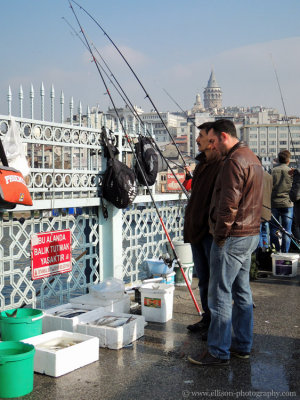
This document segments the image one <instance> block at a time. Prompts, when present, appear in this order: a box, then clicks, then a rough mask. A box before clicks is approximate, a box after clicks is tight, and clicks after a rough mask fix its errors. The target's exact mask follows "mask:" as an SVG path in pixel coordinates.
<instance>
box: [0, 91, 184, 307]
mask: <svg viewBox="0 0 300 400" xmlns="http://www.w3.org/2000/svg"><path fill="white" fill-rule="evenodd" d="M21 97H22V96H21ZM21 100H22V99H20V109H21V112H20V116H19V117H15V119H16V122H17V124H18V126H19V127H20V128H19V129H20V135H21V138H22V141H23V143H26V146H27V155H28V160H29V162H30V168H31V174H30V178H29V180H28V187H29V191H30V193H31V195H32V198H33V206H32V207H24V206H20V205H18V206H17V207H16V208H15V209H14V210H10V211H4V212H3V211H2V212H0V309H1V310H3V309H10V308H16V307H20V306H21V305H23V304H24V303H25V304H29V305H31V306H33V307H41V308H44V307H47V306H49V305H52V304H61V303H63V302H66V301H69V300H70V298H72V297H74V296H75V295H79V294H83V293H85V292H86V291H87V289H88V287H89V285H90V284H91V283H93V282H99V281H101V280H103V279H104V278H106V277H109V276H115V277H118V278H121V279H124V280H125V281H126V282H131V283H134V282H136V281H138V280H140V279H141V278H143V277H144V276H145V271H144V269H143V268H144V266H145V259H146V258H149V257H158V256H159V255H160V254H162V253H163V252H164V251H165V248H164V245H165V243H166V241H167V240H166V237H165V234H164V232H163V229H162V227H161V225H160V223H159V220H158V217H157V215H156V213H155V210H154V208H153V205H152V204H151V199H150V197H149V196H138V197H137V198H136V200H135V202H134V204H133V205H132V206H131V207H129V208H128V209H126V210H118V209H116V208H114V207H113V206H112V205H111V204H107V207H108V213H109V218H108V219H107V220H105V219H104V218H103V216H102V212H101V206H100V199H99V193H98V190H99V182H101V174H102V173H103V172H104V169H105V165H106V161H105V159H104V158H103V155H102V145H101V135H100V130H99V129H95V128H91V127H85V126H81V125H80V124H79V125H73V124H66V123H62V122H60V123H57V122H54V121H53V119H54V115H52V117H51V119H52V121H51V122H47V121H44V120H43V119H44V111H43V107H44V106H43V107H42V110H41V114H42V117H43V118H41V119H40V120H35V119H33V112H32V114H31V118H24V117H23V111H22V107H23V103H22V104H21ZM31 100H32V99H31ZM22 101H23V100H22ZM51 107H52V106H51ZM9 111H10V112H9V115H0V137H3V136H4V135H5V134H6V133H7V131H8V128H9V125H10V119H11V99H10V100H9ZM61 115H63V112H61ZM70 120H71V121H72V120H73V118H72V110H71V112H70ZM102 122H103V124H104V125H105V118H103V121H102ZM114 136H115V140H116V141H117V142H118V147H119V150H120V155H119V157H120V158H124V156H125V155H126V154H127V153H128V152H130V149H129V148H128V145H127V144H126V143H125V141H124V140H122V139H123V136H122V133H121V132H120V131H117V132H115V133H114ZM153 193H154V191H153ZM154 196H155V200H156V201H157V202H158V207H159V210H160V212H161V215H162V217H163V220H164V222H165V225H166V227H167V229H168V231H169V233H170V235H171V237H173V238H174V237H175V238H178V239H180V238H182V230H183V212H184V203H185V196H183V195H178V194H169V195H168V194H155V193H154ZM106 203H107V202H106ZM62 229H70V230H71V234H72V272H70V273H66V274H61V275H56V276H53V277H49V278H43V279H41V280H37V281H32V280H31V242H30V240H31V235H32V234H34V233H40V232H48V231H55V230H62ZM82 255H83V256H82Z"/></svg>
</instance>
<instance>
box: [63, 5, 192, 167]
mask: <svg viewBox="0 0 300 400" xmlns="http://www.w3.org/2000/svg"><path fill="white" fill-rule="evenodd" d="M69 1H72V3H75V4H76V5H77V7H79V8H80V9H81V10H83V11H84V12H85V13H86V14H87V15H88V16H89V17H90V18H91V19H92V20H93V21H94V22H95V24H96V25H97V26H98V27H99V28H100V29H101V31H102V32H103V34H104V35H105V36H106V37H107V39H108V40H109V41H110V43H111V44H112V45H113V46H114V48H115V49H116V50H117V52H118V53H119V55H120V56H121V57H122V59H123V60H124V62H125V63H126V65H127V66H128V68H129V69H130V71H131V72H132V74H133V76H134V77H135V78H136V80H137V82H138V83H139V85H140V86H141V88H142V90H143V91H144V93H145V98H146V99H147V98H148V100H149V101H150V103H151V105H152V107H153V108H154V110H155V112H156V113H157V115H158V117H159V119H160V121H161V123H162V124H163V126H164V128H165V129H166V131H167V133H168V134H169V136H170V138H171V140H172V141H173V143H174V144H175V141H174V138H173V136H172V135H171V133H170V132H169V129H168V128H167V125H166V124H165V122H164V120H163V118H162V116H161V114H160V112H159V111H158V109H157V107H156V106H155V104H154V103H153V101H152V99H151V97H150V95H149V93H148V92H147V91H146V89H145V87H144V86H143V84H142V82H141V81H140V79H139V78H138V76H137V74H136V73H135V72H134V70H133V68H132V67H131V65H130V64H129V62H128V61H127V59H126V58H125V56H124V55H123V53H122V52H121V50H120V49H119V48H118V46H117V45H116V44H115V42H114V41H113V40H112V39H111V37H110V36H109V35H108V34H107V33H106V32H105V30H104V29H103V28H102V26H101V25H100V24H99V22H98V21H97V20H96V19H95V18H94V17H93V16H92V15H91V14H90V13H89V12H88V11H87V10H86V9H85V8H84V7H82V6H81V5H80V4H78V3H77V2H76V1H75V0H69ZM175 146H176V144H175ZM176 149H177V151H178V154H179V155H180V157H181V158H182V161H183V164H184V165H185V166H186V162H185V159H184V158H183V155H182V154H181V151H180V149H179V148H178V147H177V146H176Z"/></svg>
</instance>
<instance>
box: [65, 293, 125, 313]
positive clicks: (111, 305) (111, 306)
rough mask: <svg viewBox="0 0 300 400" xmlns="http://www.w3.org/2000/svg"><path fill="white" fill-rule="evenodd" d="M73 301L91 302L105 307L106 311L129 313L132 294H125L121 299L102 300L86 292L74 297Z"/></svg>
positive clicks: (77, 302) (80, 302) (90, 303)
mask: <svg viewBox="0 0 300 400" xmlns="http://www.w3.org/2000/svg"><path fill="white" fill-rule="evenodd" d="M72 303H74V304H75V303H76V304H85V305H87V304H89V305H93V306H97V307H103V308H105V310H106V311H111V312H120V313H125V314H126V313H129V311H130V296H129V295H128V294H124V296H123V297H122V298H121V299H111V300H101V299H99V298H98V297H96V296H93V295H92V294H91V293H89V294H84V295H83V296H78V297H74V298H73V299H72Z"/></svg>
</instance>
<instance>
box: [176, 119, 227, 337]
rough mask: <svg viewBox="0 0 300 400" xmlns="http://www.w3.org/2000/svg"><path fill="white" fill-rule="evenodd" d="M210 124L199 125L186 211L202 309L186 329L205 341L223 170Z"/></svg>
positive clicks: (187, 240) (186, 231)
mask: <svg viewBox="0 0 300 400" xmlns="http://www.w3.org/2000/svg"><path fill="white" fill-rule="evenodd" d="M211 124H212V123H210V122H206V123H204V124H202V125H200V126H198V129H200V131H199V135H198V137H197V139H196V143H197V145H198V150H199V152H200V154H199V155H198V156H197V157H196V160H197V161H198V164H197V165H196V168H195V170H194V174H193V178H192V179H189V181H190V182H191V190H192V192H191V197H190V199H189V202H188V204H187V207H186V210H185V219H184V241H185V243H191V248H192V253H193V261H194V266H195V270H196V274H197V277H198V279H199V283H198V286H199V291H200V298H201V304H202V310H203V312H204V313H203V317H202V319H201V321H199V322H196V323H195V324H191V325H188V326H187V329H188V330H189V331H191V332H199V333H200V334H201V335H202V339H203V340H206V338H207V331H208V327H209V324H210V312H209V309H208V304H207V291H208V282H209V259H210V248H211V243H212V236H211V235H210V233H209V225H208V213H209V207H210V202H211V197H212V193H213V189H214V185H215V180H216V177H217V174H218V172H219V170H220V167H221V162H222V161H221V157H220V155H219V154H218V153H217V152H215V151H212V150H211V145H210V143H209V140H208V131H209V129H210V127H211Z"/></svg>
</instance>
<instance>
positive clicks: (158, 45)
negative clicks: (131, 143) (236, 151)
mask: <svg viewBox="0 0 300 400" xmlns="http://www.w3.org/2000/svg"><path fill="white" fill-rule="evenodd" d="M78 2H80V4H81V5H82V6H83V7H84V8H85V9H86V10H87V11H88V12H89V13H90V14H91V15H92V16H93V18H94V19H96V20H97V21H98V23H99V24H100V25H101V26H102V28H103V29H104V31H105V32H106V34H107V35H108V36H109V37H110V38H111V39H112V41H113V42H114V43H115V44H116V45H117V46H118V48H119V49H120V51H121V52H122V53H123V54H124V56H125V58H126V59H127V60H128V62H129V64H130V66H131V68H132V69H133V70H134V72H135V74H136V76H137V77H138V79H139V80H140V82H141V83H142V85H143V87H144V88H145V91H144V90H143V89H142V88H141V86H140V84H139V83H138V82H137V79H136V78H135V77H134V75H133V73H132V72H131V71H130V69H129V68H128V66H127V65H126V64H125V62H124V61H123V59H122V58H121V57H120V55H119V54H118V52H117V51H116V49H115V48H114V47H113V45H112V44H111V42H110V40H109V39H108V37H107V36H106V35H104V33H103V31H102V30H101V29H100V28H99V27H98V26H97V25H96V23H95V22H94V21H93V20H92V19H91V18H90V17H88V16H87V15H86V14H85V13H84V12H83V11H82V10H81V9H80V8H78V7H77V6H76V5H75V4H74V3H73V8H74V11H75V13H76V15H77V17H78V19H79V21H80V24H81V26H82V28H83V30H84V31H85V33H86V35H87V38H88V40H89V43H92V44H93V45H94V46H95V47H96V49H97V51H98V52H99V53H100V54H101V56H102V57H103V58H104V59H105V61H106V63H107V65H108V66H109V68H110V70H111V71H112V73H113V74H114V76H115V77H116V78H117V80H118V82H119V84H120V85H121V86H122V88H123V90H124V91H125V92H126V94H127V96H128V97H129V99H130V101H131V102H132V104H135V105H137V106H140V107H142V108H143V109H144V110H145V111H150V110H151V109H153V104H154V105H155V107H156V108H157V109H158V110H159V111H179V109H178V106H177V105H176V104H175V103H174V102H173V101H172V100H171V99H170V98H169V97H168V96H167V95H166V93H165V91H164V89H165V90H166V91H167V92H168V93H169V94H170V95H171V96H172V97H173V98H174V100H176V102H177V103H178V104H179V106H180V107H181V108H182V109H184V110H187V109H190V108H192V106H193V104H194V102H195V98H196V95H197V93H199V94H200V95H201V98H202V100H203V90H204V88H205V87H206V85H207V82H208V79H209V76H210V72H211V69H212V68H213V69H214V72H215V76H216V79H217V82H218V84H219V86H220V87H221V89H222V91H223V106H235V105H237V106H257V105H262V106H266V107H274V108H276V109H278V111H279V112H282V113H283V111H284V110H283V103H282V100H281V96H280V91H279V87H278V83H277V81H276V76H275V70H276V71H277V75H278V79H279V84H280V87H281V90H282V94H283V100H284V104H285V107H286V111H287V114H288V115H300V102H299V97H300V96H299V93H300V79H299V74H300V51H299V50H300V23H299V17H300V1H299V0H151V1H150V0H110V1H102V0H78ZM1 16H2V18H1V35H0V41H1V50H2V51H1V75H0V114H2V115H5V114H7V92H8V87H9V85H10V87H11V91H12V96H13V107H12V114H13V115H16V116H18V115H19V114H18V113H19V103H18V93H19V87H20V85H22V88H23V92H24V103H26V104H29V91H30V86H31V84H32V85H33V87H34V90H35V97H36V106H35V107H38V104H39V100H40V99H39V92H40V87H41V83H42V82H43V84H44V88H45V102H46V104H49V103H50V89H51V86H52V85H53V86H54V89H55V96H56V100H55V102H56V109H57V110H58V107H59V97H60V93H61V91H63V93H64V97H65V107H66V111H65V113H68V107H69V102H70V99H71V97H73V100H74V107H75V111H77V108H78V105H79V102H81V104H82V109H83V113H85V112H86V110H87V106H89V107H92V106H95V105H97V104H98V105H99V109H100V110H104V111H106V110H107V108H108V107H111V105H112V104H111V101H110V99H109V97H108V95H107V94H105V87H104V84H103V82H102V80H101V77H100V75H99V73H98V71H97V69H96V66H95V63H94V62H92V57H91V55H90V53H89V52H88V50H87V48H86V47H85V46H84V45H83V43H82V41H81V40H80V39H79V37H78V36H80V34H79V32H80V29H79V26H78V24H77V21H76V19H75V17H74V14H73V13H72V10H71V8H70V6H69V3H68V1H67V0H40V1H38V0H26V1H25V0H10V1H2V4H1ZM63 18H64V19H63ZM66 21H67V22H66ZM69 24H70V25H71V26H72V28H71V27H70V26H69ZM74 31H75V32H76V34H75V33H74ZM81 37H82V36H81ZM83 40H84V39H83ZM92 48H93V49H94V47H92ZM95 56H96V57H97V58H99V56H98V55H97V53H95ZM104 76H105V75H104ZM105 79H106V81H107V84H108V88H109V90H110V92H111V95H112V97H113V101H114V103H115V105H116V106H118V107H121V106H124V101H123V100H122V99H121V97H120V96H119V94H118V93H117V92H116V91H115V90H114V88H113V86H112V85H111V83H110V82H109V81H108V79H107V78H106V76H105ZM146 93H147V94H148V95H149V97H150V98H151V100H152V103H153V104H152V103H151V102H150V101H149V100H148V98H145V97H146ZM48 108H49V107H48ZM24 109H25V111H26V106H24ZM57 112H58V111H56V113H57ZM24 116H26V115H24ZM46 119H47V116H46Z"/></svg>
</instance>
